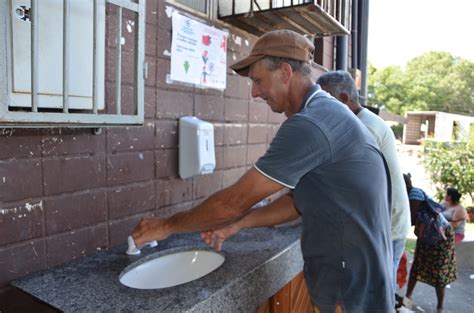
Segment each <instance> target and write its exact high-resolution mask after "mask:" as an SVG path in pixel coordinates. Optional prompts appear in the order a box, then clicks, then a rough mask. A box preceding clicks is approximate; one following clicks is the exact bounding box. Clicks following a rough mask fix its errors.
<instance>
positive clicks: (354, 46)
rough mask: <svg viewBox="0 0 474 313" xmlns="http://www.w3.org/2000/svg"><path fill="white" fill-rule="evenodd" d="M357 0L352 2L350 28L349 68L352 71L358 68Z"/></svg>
mask: <svg viewBox="0 0 474 313" xmlns="http://www.w3.org/2000/svg"><path fill="white" fill-rule="evenodd" d="M358 2H359V1H358V0H352V28H351V67H352V68H353V69H354V70H357V69H358V68H359V64H358V62H357V52H358V50H359V48H358V44H357V14H358V13H357V5H358Z"/></svg>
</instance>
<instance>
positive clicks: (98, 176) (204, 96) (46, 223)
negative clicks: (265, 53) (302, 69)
mask: <svg viewBox="0 0 474 313" xmlns="http://www.w3.org/2000/svg"><path fill="white" fill-rule="evenodd" d="M166 5H167V4H166V3H165V2H164V1H157V0H149V1H147V18H146V27H147V28H146V61H147V62H148V64H149V75H148V78H147V79H146V81H145V119H146V120H145V125H144V126H143V127H127V128H109V129H104V130H103V132H102V133H101V134H98V135H96V134H94V133H93V132H92V130H91V129H0V225H1V226H0V268H1V269H2V270H1V271H0V287H3V286H5V285H6V284H7V283H8V282H9V281H10V280H12V279H15V278H17V277H21V276H23V275H26V274H28V273H32V272H35V271H39V270H43V269H46V268H49V267H51V266H55V265H58V264H62V263H64V262H68V261H71V260H73V259H76V258H80V257H83V256H85V255H90V254H94V253H95V252H96V251H98V250H101V249H107V248H110V247H112V246H114V245H118V244H121V243H124V242H125V241H126V237H127V236H128V235H129V234H130V232H131V231H132V229H133V228H134V226H135V225H136V224H137V222H138V221H139V220H140V218H141V217H143V216H144V215H149V214H151V215H161V216H168V215H170V214H173V213H174V212H178V211H182V210H187V209H189V208H191V207H193V206H194V205H195V204H197V203H199V202H200V201H202V200H203V199H204V198H206V197H207V196H209V195H210V194H211V193H213V192H215V191H217V190H219V189H221V188H223V187H226V186H229V185H230V184H232V183H233V182H235V181H236V180H237V179H238V178H239V177H240V176H241V175H242V174H243V173H244V172H245V171H246V170H247V169H248V168H249V167H250V166H251V165H252V164H253V163H254V162H255V161H256V160H257V159H258V157H259V156H261V155H262V154H263V153H264V152H265V150H266V149H267V147H268V143H269V142H270V141H271V140H272V138H273V137H274V135H275V133H276V131H277V129H278V127H279V125H280V124H281V122H282V121H283V120H284V116H283V115H278V114H274V113H272V112H271V111H270V110H269V109H268V107H267V105H266V103H264V102H263V101H261V100H256V99H251V98H250V81H249V80H247V79H245V78H241V77H238V76H236V75H235V74H233V73H231V71H230V70H229V71H228V76H227V88H226V89H225V91H224V92H221V91H216V90H204V89H199V88H194V87H189V86H184V85H179V84H168V83H166V74H167V73H169V71H170V57H169V54H168V53H167V52H169V51H170V50H171V20H170V18H168V16H167V14H166V12H165V7H166ZM107 15H108V23H107V31H108V34H109V33H110V32H111V31H115V27H116V26H114V25H116V15H115V10H113V9H108V11H107ZM126 18H127V15H125V16H124V21H125V20H126ZM124 23H125V22H124ZM217 26H218V27H220V26H222V25H217ZM226 28H228V29H229V30H230V33H231V34H232V35H231V37H230V38H229V42H228V62H229V63H233V62H235V60H238V59H240V58H241V57H242V56H244V55H246V54H247V53H248V52H249V49H250V46H251V45H252V43H253V42H254V40H255V38H254V37H251V36H250V35H248V34H247V33H244V32H241V31H240V30H238V29H234V28H229V27H228V26H226ZM123 34H124V37H125V45H124V46H123V49H124V51H123V53H124V55H123V61H124V67H123V72H122V79H123V89H124V90H123V92H122V101H123V107H124V110H125V111H126V110H127V109H128V108H130V107H131V102H132V99H131V94H132V93H131V90H132V89H133V84H132V82H133V74H132V70H133V60H132V55H133V51H132V49H133V47H132V46H133V45H132V44H131V43H132V42H133V38H131V37H130V36H131V34H130V33H129V32H127V31H126V29H125V26H124V30H123ZM114 47H115V39H114V38H113V36H109V35H108V36H107V52H106V58H107V60H106V66H107V69H106V72H107V74H106V80H107V81H106V103H107V107H108V108H109V109H110V110H113V109H112V108H113V107H114V102H115V99H114V89H113V88H114V87H113V86H114V81H113V80H114V72H115V69H114V68H113V64H114V58H115V51H114ZM324 59H325V60H326V59H327V56H325V57H324ZM127 60H128V61H127ZM325 62H326V63H327V62H328V61H327V60H326V61H325ZM183 115H195V116H197V117H199V118H202V119H205V120H207V121H209V122H212V123H213V124H214V126H215V143H216V163H217V167H216V171H215V172H214V173H213V174H211V175H205V176H199V177H194V178H190V179H185V180H182V179H180V178H179V177H178V148H177V143H178V136H177V135H178V129H177V126H178V123H177V121H178V118H179V117H180V116H183Z"/></svg>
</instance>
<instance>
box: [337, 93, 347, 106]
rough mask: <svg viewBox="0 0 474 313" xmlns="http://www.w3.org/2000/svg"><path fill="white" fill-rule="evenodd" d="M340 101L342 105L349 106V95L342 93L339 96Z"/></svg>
mask: <svg viewBox="0 0 474 313" xmlns="http://www.w3.org/2000/svg"><path fill="white" fill-rule="evenodd" d="M339 100H340V101H341V102H342V103H344V104H347V105H349V95H347V93H343V92H341V93H340V94H339Z"/></svg>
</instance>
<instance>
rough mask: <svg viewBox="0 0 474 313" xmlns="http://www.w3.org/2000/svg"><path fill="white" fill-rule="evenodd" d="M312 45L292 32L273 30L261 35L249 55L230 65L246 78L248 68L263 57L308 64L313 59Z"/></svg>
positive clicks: (301, 36)
mask: <svg viewBox="0 0 474 313" xmlns="http://www.w3.org/2000/svg"><path fill="white" fill-rule="evenodd" d="M313 51H314V45H313V44H312V43H311V41H309V40H308V38H306V37H304V36H303V35H300V34H298V33H296V32H294V31H292V30H288V29H281V30H274V31H271V32H268V33H266V34H265V35H262V36H261V37H260V38H259V39H258V40H257V42H256V43H255V45H254V46H253V48H252V51H250V55H249V56H248V57H246V58H244V59H242V60H240V61H239V62H237V63H234V64H233V65H231V67H230V68H231V69H233V70H234V71H236V72H237V73H238V74H239V75H242V76H248V73H249V67H250V65H252V64H253V63H255V62H257V61H258V60H261V59H263V58H264V57H265V56H274V57H281V58H289V59H293V60H297V61H304V62H309V61H310V60H311V59H312V58H313Z"/></svg>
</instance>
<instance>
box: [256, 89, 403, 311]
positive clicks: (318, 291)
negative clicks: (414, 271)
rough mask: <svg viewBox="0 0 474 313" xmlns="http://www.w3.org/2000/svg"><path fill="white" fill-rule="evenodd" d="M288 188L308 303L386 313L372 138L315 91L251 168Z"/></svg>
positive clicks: (389, 294)
mask: <svg viewBox="0 0 474 313" xmlns="http://www.w3.org/2000/svg"><path fill="white" fill-rule="evenodd" d="M255 168H256V169H257V170H258V171H259V172H261V173H262V174H263V175H265V176H267V177H269V178H270V179H272V180H274V181H277V182H279V183H280V184H282V185H284V186H286V187H289V188H291V189H292V190H293V195H294V202H295V206H296V208H297V209H298V210H299V211H300V212H301V214H302V217H303V231H302V237H301V247H302V251H303V258H304V261H305V265H304V273H305V278H306V282H307V284H308V287H309V290H310V294H311V300H312V301H313V303H314V304H316V305H317V306H318V307H319V309H320V310H321V312H322V313H325V312H331V313H332V312H334V306H335V305H336V303H342V305H343V309H344V312H351V313H352V312H377V313H381V312H391V311H392V310H393V308H394V290H393V288H392V286H393V285H392V282H391V276H392V274H391V273H392V268H391V267H392V246H391V237H390V208H389V201H388V199H389V194H388V192H389V191H388V185H387V178H388V177H387V175H388V174H387V170H386V167H385V165H384V161H383V157H382V155H381V153H380V152H379V150H378V148H377V143H376V142H375V140H374V138H373V137H372V135H371V134H370V133H369V132H368V130H367V128H366V127H365V126H364V125H363V124H362V123H361V122H360V121H359V120H358V119H357V117H356V116H355V115H354V114H353V113H352V112H351V111H350V110H349V109H348V108H347V107H346V106H345V105H343V104H342V103H340V102H339V101H337V100H336V99H335V98H333V97H331V96H330V95H329V94H327V93H326V92H324V91H322V90H320V88H319V86H318V85H315V86H313V87H312V88H311V90H310V91H309V92H308V93H307V94H306V96H305V98H304V100H303V103H302V104H301V109H300V112H299V113H297V114H295V115H293V116H291V117H289V118H288V119H287V120H286V121H285V122H284V123H283V124H282V126H281V127H280V129H279V130H278V132H277V134H276V136H275V138H274V139H273V141H272V143H271V144H270V148H269V149H268V151H267V152H266V154H265V155H264V156H263V157H261V158H260V159H259V160H258V161H257V163H256V164H255Z"/></svg>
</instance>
